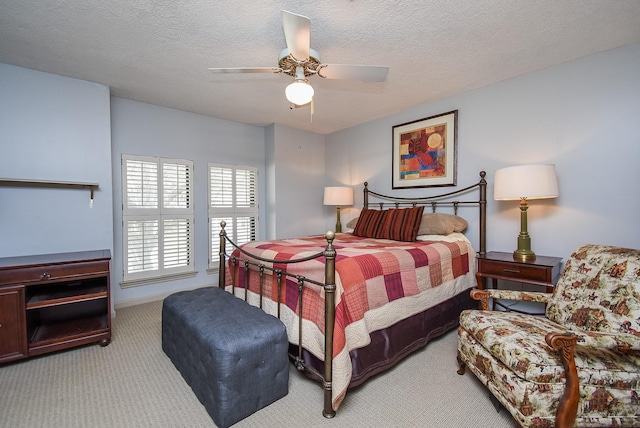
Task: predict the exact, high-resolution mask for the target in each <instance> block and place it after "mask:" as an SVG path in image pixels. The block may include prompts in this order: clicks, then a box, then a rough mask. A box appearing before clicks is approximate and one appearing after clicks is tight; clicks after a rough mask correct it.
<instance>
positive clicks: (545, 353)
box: [458, 245, 640, 427]
mask: <svg viewBox="0 0 640 428" xmlns="http://www.w3.org/2000/svg"><path fill="white" fill-rule="evenodd" d="M485 291H486V292H488V293H489V294H491V295H492V296H493V297H497V296H499V297H500V298H510V299H522V300H531V301H539V302H546V303H547V309H546V317H540V316H534V315H525V314H520V313H515V312H498V311H487V310H469V311H464V312H463V313H462V314H461V315H460V328H459V332H458V333H459V341H458V357H459V359H460V361H461V363H462V364H464V365H466V366H467V367H469V369H470V370H471V371H472V372H473V373H474V374H475V375H476V376H477V377H478V378H479V379H480V380H481V381H482V382H483V383H484V384H485V385H487V387H488V388H489V390H490V391H491V392H492V393H493V394H494V395H495V396H496V398H497V399H498V400H499V401H500V402H501V403H502V404H503V405H504V406H505V408H507V409H508V410H509V412H511V414H512V415H513V417H514V418H515V420H516V421H517V422H518V423H519V424H521V425H522V426H526V427H553V426H555V419H556V411H557V409H558V402H559V400H560V399H561V397H562V395H563V393H564V390H565V380H566V378H567V373H566V372H565V368H564V366H563V360H562V359H561V358H560V355H559V353H558V352H556V351H555V350H554V349H552V348H551V347H550V346H549V345H548V344H547V342H546V341H545V337H546V335H547V334H548V333H550V332H561V333H563V332H567V331H570V332H573V333H575V334H576V335H577V337H578V342H577V345H576V346H575V352H574V354H573V355H574V358H575V366H576V369H577V378H578V380H579V394H580V399H579V402H578V404H577V407H578V410H577V416H576V419H575V426H581V427H582V426H584V427H596V426H597V427H600V426H626V427H638V426H640V251H639V250H630V249H623V248H617V247H607V246H598V245H586V246H583V247H581V248H579V249H577V250H576V251H575V252H574V253H573V254H572V255H571V257H570V259H569V260H568V261H567V264H566V267H565V269H564V270H563V273H562V275H561V278H560V280H559V281H558V284H557V285H556V287H555V289H554V292H553V295H551V294H547V293H532V292H517V291H506V290H485Z"/></svg>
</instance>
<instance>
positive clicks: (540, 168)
mask: <svg viewBox="0 0 640 428" xmlns="http://www.w3.org/2000/svg"><path fill="white" fill-rule="evenodd" d="M558 194H559V193H558V178H557V177H556V166H555V165H517V166H510V167H508V168H502V169H499V170H497V171H496V173H495V177H494V188H493V198H494V199H496V200H514V199H523V198H526V199H547V198H556V197H558Z"/></svg>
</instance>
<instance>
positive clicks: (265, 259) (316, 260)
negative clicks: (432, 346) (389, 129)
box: [219, 171, 486, 417]
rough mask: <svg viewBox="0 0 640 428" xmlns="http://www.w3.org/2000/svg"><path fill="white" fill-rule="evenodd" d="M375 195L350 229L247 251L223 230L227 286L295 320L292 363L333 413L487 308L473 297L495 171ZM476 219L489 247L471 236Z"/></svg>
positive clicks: (222, 275) (222, 276)
mask: <svg viewBox="0 0 640 428" xmlns="http://www.w3.org/2000/svg"><path fill="white" fill-rule="evenodd" d="M363 192H364V195H363V196H364V206H363V209H362V211H361V213H360V215H359V217H358V219H357V220H355V221H354V222H353V223H352V224H350V225H348V226H352V227H353V228H354V230H353V231H352V232H348V233H334V232H327V233H326V234H325V235H324V236H310V237H303V238H296V239H280V240H270V241H252V242H249V243H247V244H244V245H242V246H237V245H236V244H235V243H234V242H232V241H231V240H230V239H229V238H228V237H227V234H226V232H225V229H224V228H225V224H224V222H223V223H221V232H220V272H219V286H220V287H224V288H226V289H227V290H228V291H229V292H231V293H232V294H234V295H236V296H237V297H240V298H243V299H245V300H246V301H248V302H249V303H251V304H254V305H256V306H259V307H261V308H262V309H263V310H264V311H265V312H267V313H270V314H272V315H274V316H276V317H278V318H279V319H280V320H281V321H282V322H283V323H284V324H285V326H286V328H287V335H288V338H289V342H290V347H289V355H290V359H291V360H292V362H293V363H294V364H295V366H296V367H297V368H298V370H300V371H303V372H304V373H305V374H307V375H308V376H310V377H312V378H315V379H318V380H319V381H320V382H322V386H323V389H324V407H323V415H324V416H325V417H333V416H334V415H335V412H336V410H337V409H338V408H339V406H340V404H341V403H342V401H343V399H344V398H345V396H346V393H347V390H348V389H350V388H353V387H356V386H358V385H360V384H362V383H363V382H365V381H366V380H367V379H369V378H371V377H372V376H374V375H377V374H379V373H381V372H383V371H385V370H387V369H388V368H390V367H392V366H393V365H395V364H396V363H397V362H399V361H400V360H401V359H403V358H404V357H406V356H407V355H409V354H411V353H412V352H414V351H416V350H417V349H420V348H421V347H423V346H424V345H426V343H427V342H428V341H429V340H431V339H433V338H436V337H438V336H440V335H442V334H444V333H446V332H447V331H449V330H451V329H453V328H456V327H457V325H458V317H459V314H460V312H461V311H462V310H465V309H469V308H472V307H474V306H475V305H474V303H473V301H472V300H471V299H470V297H469V291H468V290H469V289H470V288H473V287H475V286H476V281H475V269H476V268H475V266H476V255H477V254H478V253H479V254H484V253H485V251H486V180H485V173H484V171H482V172H480V180H479V181H478V182H476V183H474V184H472V185H471V186H468V187H465V188H462V189H459V190H456V191H452V192H447V193H443V194H440V195H435V196H428V197H424V198H402V197H394V196H388V195H383V194H380V193H377V192H374V191H371V190H369V189H368V185H367V183H364V190H363ZM468 207H471V208H474V209H470V210H465V212H466V214H463V213H460V215H458V214H459V212H458V211H459V210H461V209H463V208H468ZM443 210H444V211H452V212H442V211H443ZM470 215H472V216H473V222H472V223H473V225H474V226H476V228H477V229H478V250H477V251H476V250H475V249H474V248H473V246H472V244H471V241H470V240H469V239H468V238H467V237H466V236H465V235H464V234H462V233H461V232H462V229H464V228H465V227H466V225H467V220H466V219H465V218H464V216H466V217H467V218H470V217H469V216H470ZM461 223H463V224H461ZM472 223H471V222H469V224H472ZM424 232H429V233H424ZM433 232H437V233H433ZM227 248H229V250H230V253H227ZM300 314H302V316H299V315H300Z"/></svg>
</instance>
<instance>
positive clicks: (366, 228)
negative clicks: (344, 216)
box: [347, 208, 386, 238]
mask: <svg viewBox="0 0 640 428" xmlns="http://www.w3.org/2000/svg"><path fill="white" fill-rule="evenodd" d="M385 214H386V211H382V210H370V209H367V208H364V209H363V210H362V212H360V216H359V217H358V218H356V219H354V220H357V223H356V225H355V228H354V229H353V232H352V233H353V235H355V236H360V237H362V238H381V237H382V236H381V232H380V230H381V228H382V224H383V217H384V216H385ZM352 221H353V220H352ZM350 223H351V222H349V223H347V227H348V226H349V224H350Z"/></svg>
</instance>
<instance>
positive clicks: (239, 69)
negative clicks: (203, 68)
mask: <svg viewBox="0 0 640 428" xmlns="http://www.w3.org/2000/svg"><path fill="white" fill-rule="evenodd" d="M209 71H211V72H212V73H281V72H282V69H281V68H279V67H231V68H210V69H209Z"/></svg>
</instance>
